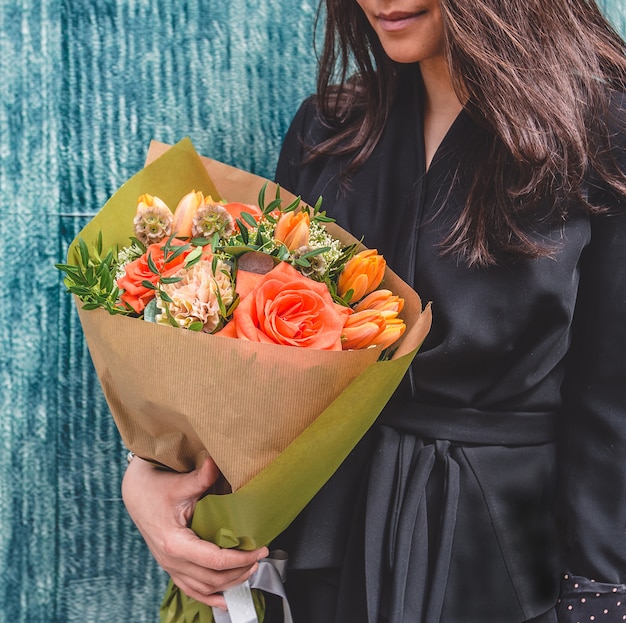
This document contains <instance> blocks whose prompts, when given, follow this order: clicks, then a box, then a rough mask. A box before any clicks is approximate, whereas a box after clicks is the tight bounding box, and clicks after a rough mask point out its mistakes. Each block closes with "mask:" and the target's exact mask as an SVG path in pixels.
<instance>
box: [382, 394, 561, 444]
mask: <svg viewBox="0 0 626 623" xmlns="http://www.w3.org/2000/svg"><path fill="white" fill-rule="evenodd" d="M378 423H379V424H383V425H386V426H390V427H391V428H395V429H397V430H400V431H404V432H407V433H412V434H414V435H415V436H416V437H422V438H425V439H445V440H448V441H450V442H452V443H459V444H464V443H471V444H477V445H486V446H488V445H498V446H509V445H513V446H525V445H534V444H542V443H550V442H551V441H554V440H555V439H556V429H557V415H556V413H554V412H548V411H528V412H523V411H484V410H479V409H470V408H459V409H455V408H451V407H439V406H436V405H428V404H421V403H416V402H408V403H407V402H394V401H392V402H390V403H388V405H387V406H386V407H385V410H384V411H383V413H382V414H381V416H380V418H379V419H378Z"/></svg>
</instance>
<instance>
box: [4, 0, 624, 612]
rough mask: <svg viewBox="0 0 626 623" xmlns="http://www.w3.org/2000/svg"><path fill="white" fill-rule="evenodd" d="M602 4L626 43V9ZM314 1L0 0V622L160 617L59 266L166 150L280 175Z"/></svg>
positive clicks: (158, 590) (308, 53)
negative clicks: (179, 144) (188, 143)
mask: <svg viewBox="0 0 626 623" xmlns="http://www.w3.org/2000/svg"><path fill="white" fill-rule="evenodd" d="M603 7H604V8H605V10H606V12H607V14H608V15H609V16H610V17H611V19H612V20H613V21H614V23H615V24H616V26H617V27H618V28H619V29H620V30H621V32H626V8H625V7H624V1H623V0H612V1H609V0H607V1H606V2H605V3H604V5H603ZM315 10H316V0H264V1H261V0H229V1H228V2H220V1H217V0H117V1H116V0H0V80H1V87H0V440H1V441H0V623H5V622H6V623H8V622H9V621H10V622H11V623H78V622H79V621H80V622H81V623H114V622H115V623H119V622H121V621H133V622H134V623H144V622H145V623H148V622H154V621H156V620H157V610H158V604H159V602H160V598H161V594H162V591H163V588H164V585H165V581H166V578H165V577H164V574H163V573H162V572H161V571H159V569H158V568H157V566H156V564H155V563H154V562H153V561H152V559H151V557H150V556H149V554H148V552H147V550H146V548H145V546H144V544H143V541H142V540H141V538H140V537H139V536H138V534H137V532H136V531H135V529H134V527H133V526H132V524H131V522H130V520H129V519H128V517H127V516H126V513H125V511H124V508H123V505H122V502H121V499H120V494H119V487H120V482H121V478H122V473H123V470H124V467H125V461H124V456H125V452H124V449H123V447H122V445H121V443H120V440H119V437H118V435H117V432H116V430H115V428H114V426H113V423H112V420H111V418H110V416H109V413H108V410H107V407H106V404H105V402H104V399H103V397H102V394H101V391H100V387H99V385H98V382H97V379H96V378H95V375H94V373H93V369H92V366H91V362H90V359H89V355H88V353H87V351H86V347H85V344H84V341H83V336H82V332H81V330H80V327H79V326H78V322H77V318H76V315H75V312H74V310H73V309H72V308H71V305H70V300H69V297H68V296H67V295H65V294H64V293H63V291H62V287H61V285H60V275H59V274H57V271H56V270H55V269H54V268H53V264H54V263H55V262H57V261H59V260H60V259H62V258H63V257H64V253H65V250H66V248H67V245H68V243H69V242H70V240H72V238H73V237H74V235H75V234H76V233H77V232H78V231H79V230H80V228H81V227H82V226H83V225H84V224H85V223H86V222H87V220H88V219H89V216H90V215H91V214H93V213H94V212H96V211H97V210H98V208H99V207H100V206H101V205H102V204H103V203H104V201H105V200H106V199H107V198H108V197H109V195H110V194H111V193H112V192H113V191H114V190H115V189H116V188H117V187H118V186H119V185H120V184H122V183H123V182H124V181H125V180H126V179H127V178H128V177H130V176H131V175H132V174H134V173H135V172H136V171H137V170H138V169H139V168H140V167H141V166H142V162H143V158H144V156H145V152H146V149H147V146H148V143H149V141H150V140H151V139H153V138H155V139H158V140H161V141H164V142H175V141H177V140H179V139H180V138H182V137H184V136H187V135H188V136H190V137H191V138H192V140H193V141H194V143H195V144H196V146H197V148H198V150H199V151H200V152H202V153H205V154H207V155H211V156H213V157H215V158H217V159H220V160H223V161H225V162H229V163H231V164H234V165H236V166H239V167H242V168H246V169H249V170H252V171H254V172H256V173H259V174H262V175H266V176H271V175H272V172H273V170H274V166H275V162H276V158H277V154H278V149H279V146H280V143H281V139H282V136H283V134H284V132H285V130H286V127H287V124H288V123H289V120H290V118H291V116H292V115H293V113H294V112H295V110H296V108H297V106H298V103H299V102H300V100H301V99H302V98H303V97H304V96H306V95H307V94H309V93H310V92H312V90H313V89H314V75H315V55H314V52H313V48H312V38H313V21H314V16H315Z"/></svg>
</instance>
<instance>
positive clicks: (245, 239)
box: [235, 219, 250, 244]
mask: <svg viewBox="0 0 626 623" xmlns="http://www.w3.org/2000/svg"><path fill="white" fill-rule="evenodd" d="M235 222H236V223H237V227H238V228H239V232H240V233H241V239H242V240H243V243H244V244H248V241H249V240H250V236H249V234H248V228H247V227H246V226H245V225H244V224H243V223H242V222H241V220H240V219H237V220H236V221H235Z"/></svg>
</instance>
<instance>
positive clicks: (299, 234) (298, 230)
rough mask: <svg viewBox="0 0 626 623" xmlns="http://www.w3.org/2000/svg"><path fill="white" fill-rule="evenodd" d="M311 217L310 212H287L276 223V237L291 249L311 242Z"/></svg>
mask: <svg viewBox="0 0 626 623" xmlns="http://www.w3.org/2000/svg"><path fill="white" fill-rule="evenodd" d="M310 224H311V219H310V217H309V214H308V212H285V214H283V215H282V216H281V217H280V218H279V219H278V223H277V224H276V229H275V230H274V238H275V239H276V240H278V241H280V242H282V243H283V244H284V245H285V246H286V247H287V248H288V249H289V250H290V251H293V250H294V249H299V248H300V247H303V246H305V245H307V244H308V242H309V226H310Z"/></svg>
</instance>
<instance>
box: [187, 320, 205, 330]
mask: <svg viewBox="0 0 626 623" xmlns="http://www.w3.org/2000/svg"><path fill="white" fill-rule="evenodd" d="M203 328H204V325H203V324H202V323H201V322H200V321H199V320H198V321H196V322H192V323H191V324H190V325H189V326H188V327H187V330H188V331H196V332H198V331H202V329H203Z"/></svg>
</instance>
